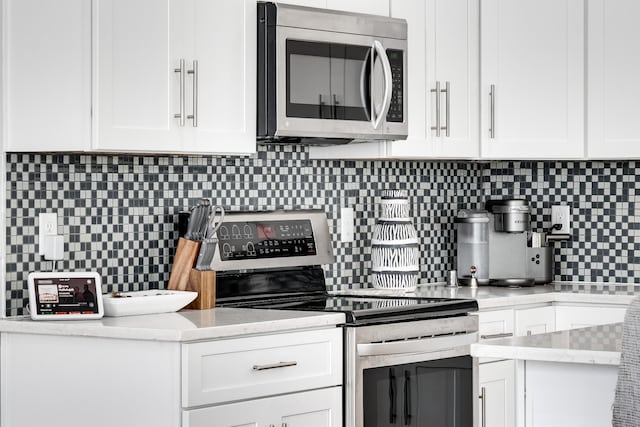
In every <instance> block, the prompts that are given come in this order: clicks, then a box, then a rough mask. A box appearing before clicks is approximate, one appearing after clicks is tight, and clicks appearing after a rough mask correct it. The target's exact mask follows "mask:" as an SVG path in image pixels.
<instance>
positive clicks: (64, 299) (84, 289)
mask: <svg viewBox="0 0 640 427" xmlns="http://www.w3.org/2000/svg"><path fill="white" fill-rule="evenodd" d="M33 284H34V290H35V296H36V313H37V314H39V315H68V314H80V315H84V314H97V313H98V301H97V298H98V296H97V295H98V293H97V292H96V279H95V277H90V276H87V277H48V278H34V279H33Z"/></svg>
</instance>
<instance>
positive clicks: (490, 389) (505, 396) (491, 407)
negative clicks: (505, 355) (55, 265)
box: [478, 360, 515, 427]
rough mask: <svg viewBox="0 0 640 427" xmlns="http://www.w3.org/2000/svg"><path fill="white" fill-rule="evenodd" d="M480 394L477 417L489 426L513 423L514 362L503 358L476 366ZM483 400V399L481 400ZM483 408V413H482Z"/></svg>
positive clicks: (503, 426) (508, 425) (508, 426)
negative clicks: (502, 359)
mask: <svg viewBox="0 0 640 427" xmlns="http://www.w3.org/2000/svg"><path fill="white" fill-rule="evenodd" d="M478 381H479V383H480V390H479V393H478V396H481V402H480V405H479V415H478V416H479V419H480V420H483V419H484V420H486V423H485V424H481V422H482V421H480V422H479V423H478V425H486V426H490V427H512V426H514V425H515V362H514V361H513V360H504V361H500V362H492V363H484V364H481V365H480V366H479V368H478ZM483 400H484V401H483ZM483 410H484V413H483Z"/></svg>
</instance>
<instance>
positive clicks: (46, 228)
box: [38, 213, 58, 255]
mask: <svg viewBox="0 0 640 427" xmlns="http://www.w3.org/2000/svg"><path fill="white" fill-rule="evenodd" d="M38 229H39V233H38V234H39V239H38V254H40V255H44V254H45V241H44V236H55V235H56V234H58V215H57V214H55V213H41V214H40V216H39V217H38Z"/></svg>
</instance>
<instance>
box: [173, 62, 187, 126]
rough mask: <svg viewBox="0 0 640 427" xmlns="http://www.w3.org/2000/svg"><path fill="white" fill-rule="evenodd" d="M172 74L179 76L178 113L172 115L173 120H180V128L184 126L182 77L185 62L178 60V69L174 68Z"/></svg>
mask: <svg viewBox="0 0 640 427" xmlns="http://www.w3.org/2000/svg"><path fill="white" fill-rule="evenodd" d="M173 72H174V73H179V74H180V112H179V113H178V114H174V116H173V117H174V118H176V119H180V126H184V122H185V115H184V75H185V62H184V59H181V60H180V67H179V68H175V69H174V70H173Z"/></svg>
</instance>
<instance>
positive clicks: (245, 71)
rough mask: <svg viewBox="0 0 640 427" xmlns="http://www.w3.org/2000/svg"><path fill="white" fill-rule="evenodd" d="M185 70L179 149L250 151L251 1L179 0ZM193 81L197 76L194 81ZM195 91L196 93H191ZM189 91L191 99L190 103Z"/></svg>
mask: <svg viewBox="0 0 640 427" xmlns="http://www.w3.org/2000/svg"><path fill="white" fill-rule="evenodd" d="M183 8H184V15H185V19H186V22H185V28H186V29H187V36H186V38H185V39H186V40H185V41H186V45H187V46H188V47H189V50H188V52H187V58H188V60H187V68H188V69H189V70H193V69H194V65H197V73H198V75H197V76H195V75H194V74H192V73H190V74H188V78H187V81H188V83H187V90H186V95H187V96H186V98H187V99H186V101H187V102H186V104H187V106H186V111H187V115H188V116H194V115H195V119H187V123H186V126H185V127H184V131H185V138H184V146H183V151H186V152H204V153H236V154H247V153H253V152H255V151H256V56H257V50H256V48H257V42H256V30H257V28H256V19H257V9H256V2H255V0H234V1H228V0H185V1H183ZM196 79H197V80H196ZM196 92H197V93H196ZM194 93H195V94H196V95H197V99H196V101H197V102H194V98H193V97H194Z"/></svg>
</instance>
